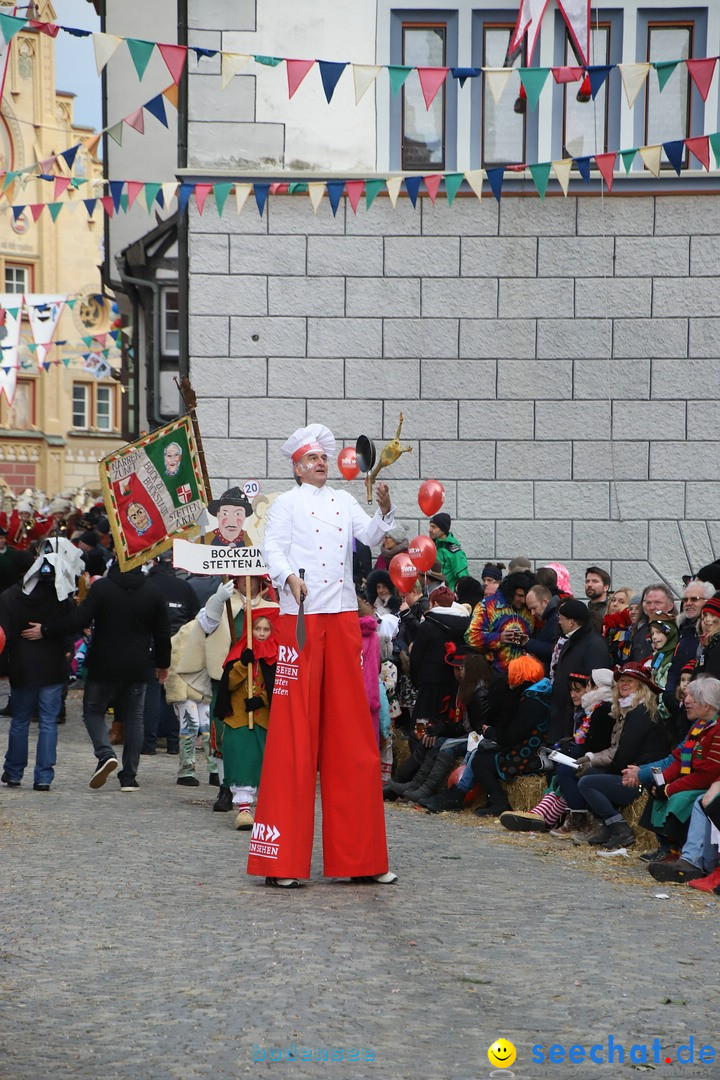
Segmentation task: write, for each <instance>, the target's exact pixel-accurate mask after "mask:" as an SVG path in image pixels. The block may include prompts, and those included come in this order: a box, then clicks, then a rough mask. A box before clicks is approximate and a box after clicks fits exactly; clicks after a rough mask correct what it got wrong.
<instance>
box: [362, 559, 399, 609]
mask: <svg viewBox="0 0 720 1080" xmlns="http://www.w3.org/2000/svg"><path fill="white" fill-rule="evenodd" d="M365 595H366V596H367V598H368V600H369V602H370V603H371V604H372V606H373V608H374V610H375V611H376V612H377V614H378V615H387V614H390V615H397V613H398V611H399V610H400V598H399V597H398V594H397V593H396V591H395V586H394V585H393V583H392V578H391V577H390V575H389V574H388V572H387V570H373V571H372V573H371V574H370V575H369V576H368V579H367V581H366V583H365Z"/></svg>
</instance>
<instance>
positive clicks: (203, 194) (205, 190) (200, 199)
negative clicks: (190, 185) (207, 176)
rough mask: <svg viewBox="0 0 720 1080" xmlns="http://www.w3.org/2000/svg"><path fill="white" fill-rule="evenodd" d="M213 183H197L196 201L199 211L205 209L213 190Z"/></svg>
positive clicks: (200, 212)
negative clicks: (206, 201)
mask: <svg viewBox="0 0 720 1080" xmlns="http://www.w3.org/2000/svg"><path fill="white" fill-rule="evenodd" d="M212 189H213V186H212V184H196V185H195V202H196V203H197V208H198V213H199V214H202V212H203V210H204V209H205V200H206V199H207V197H208V195H209V194H210V192H211V191H212Z"/></svg>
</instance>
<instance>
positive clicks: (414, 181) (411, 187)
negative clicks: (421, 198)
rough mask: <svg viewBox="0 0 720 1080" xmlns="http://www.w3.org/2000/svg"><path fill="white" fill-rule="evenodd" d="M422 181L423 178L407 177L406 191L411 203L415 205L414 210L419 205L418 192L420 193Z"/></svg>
mask: <svg viewBox="0 0 720 1080" xmlns="http://www.w3.org/2000/svg"><path fill="white" fill-rule="evenodd" d="M421 181H422V177H421V176H406V177H405V190H406V191H407V193H408V195H409V197H410V202H411V203H412V204H413V209H415V206H416V205H417V197H418V192H419V191H420V183H421Z"/></svg>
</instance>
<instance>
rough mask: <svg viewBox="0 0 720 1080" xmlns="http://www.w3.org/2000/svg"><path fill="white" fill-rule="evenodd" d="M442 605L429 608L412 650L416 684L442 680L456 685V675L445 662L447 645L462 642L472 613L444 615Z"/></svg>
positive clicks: (411, 675)
mask: <svg viewBox="0 0 720 1080" xmlns="http://www.w3.org/2000/svg"><path fill="white" fill-rule="evenodd" d="M442 610H443V609H442V608H437V607H436V608H433V609H432V610H431V611H428V613H427V615H426V616H425V618H424V619H423V621H422V623H421V624H420V626H419V627H418V632H417V634H416V636H415V642H414V643H413V647H412V651H411V652H410V678H411V679H412V682H413V685H414V686H416V687H420V686H421V685H423V684H424V683H433V682H434V683H443V684H444V685H447V686H450V687H454V686H455V675H454V673H453V669H452V668H451V667H450V665H449V664H446V663H445V655H446V653H445V645H446V644H447V642H449V641H454V642H455V644H456V645H460V644H461V643H462V640H463V634H464V633H465V631H466V630H467V628H468V625H469V623H470V616H469V615H443V614H441V612H442Z"/></svg>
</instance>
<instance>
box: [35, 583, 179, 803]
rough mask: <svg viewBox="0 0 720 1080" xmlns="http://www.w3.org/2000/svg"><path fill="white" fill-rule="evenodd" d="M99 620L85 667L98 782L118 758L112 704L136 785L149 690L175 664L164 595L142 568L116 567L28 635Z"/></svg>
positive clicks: (127, 786) (128, 773)
mask: <svg viewBox="0 0 720 1080" xmlns="http://www.w3.org/2000/svg"><path fill="white" fill-rule="evenodd" d="M90 623H93V624H94V625H93V632H92V639H91V642H90V648H89V649H88V653H87V658H86V661H85V667H86V670H87V679H86V682H85V694H84V697H83V721H84V723H85V727H86V728H87V731H88V734H89V736H90V738H91V739H92V743H93V747H94V750H95V756H96V758H97V767H96V769H95V772H94V773H93V775H92V777H91V778H90V787H92V788H99V787H102V785H103V784H104V783H105V781H106V780H107V778H108V776H109V775H110V773H112V772H114V771H115V769H117V766H118V762H117V758H116V757H115V754H114V753H113V749H112V746H111V744H110V741H109V739H108V728H107V723H106V721H105V714H106V712H107V709H108V706H109V705H110V704H111V703H112V705H113V708H114V710H115V717H116V719H117V720H119V721H121V722H122V723H123V724H124V731H125V741H124V745H123V758H122V769H121V771H120V772H119V773H118V780H119V781H120V790H121V791H135V790H136V789H137V788H138V787H139V786H140V785H139V784H138V782H137V780H136V778H135V777H136V774H137V770H138V764H139V761H140V748H141V746H142V740H143V707H144V705H145V690H146V687H147V684H148V683H149V682H150V681H151V679H153V678H155V677H157V679H158V681H159V682H161V683H163V682H165V680H166V679H167V675H168V670H169V667H170V622H169V619H168V614H167V608H166V606H165V601H164V600H163V598H162V595H161V594H160V593H159V592H158V590H157V588H156V586H155V585H154V584H153V582H152V581H151V580H150V579H148V578H147V577H146V576H145V574H143V572H142V570H139V569H138V570H130V571H128V572H127V573H125V574H123V573H121V571H120V568H119V567H118V566H112V567H111V568H110V570H109V571H108V574H107V577H104V578H101V579H100V580H99V581H96V582H95V584H94V585H93V586H92V587H91V589H90V591H89V593H88V595H87V599H86V600H85V601H83V603H82V604H79V605H78V607H76V608H75V610H74V611H72V612H70V614H69V615H66V616H65V617H64V618H61V619H53V620H52V621H43V622H42V623H37V622H33V623H31V624H30V628H29V629H28V630H25V631H24V632H23V637H24V638H27V639H30V640H33V641H39V640H40V639H41V638H49V639H52V638H56V637H62V636H63V635H64V634H68V633H75V632H77V631H78V630H82V629H84V627H86V626H89V625H90Z"/></svg>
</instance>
